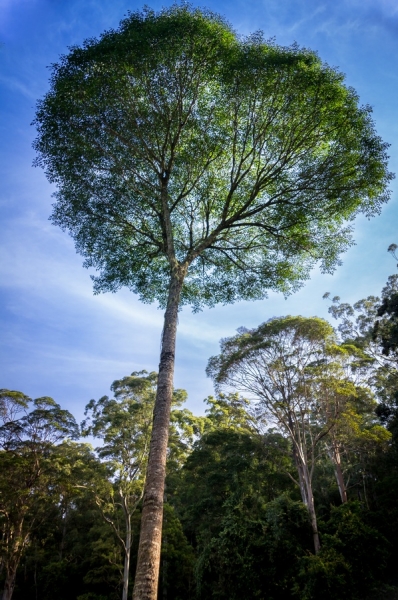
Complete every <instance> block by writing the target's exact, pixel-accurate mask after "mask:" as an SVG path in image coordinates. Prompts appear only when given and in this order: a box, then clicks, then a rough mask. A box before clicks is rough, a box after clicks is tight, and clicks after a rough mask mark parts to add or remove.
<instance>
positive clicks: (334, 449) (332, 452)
mask: <svg viewBox="0 0 398 600" xmlns="http://www.w3.org/2000/svg"><path fill="white" fill-rule="evenodd" d="M328 454H329V457H330V460H331V461H332V463H333V465H334V474H335V477H336V481H337V486H338V488H339V492H340V498H341V501H342V503H343V504H344V502H347V501H348V497H347V488H346V485H345V482H344V475H343V469H342V468H341V457H340V451H339V448H338V446H337V444H336V443H335V442H332V446H331V447H330V448H329V449H328Z"/></svg>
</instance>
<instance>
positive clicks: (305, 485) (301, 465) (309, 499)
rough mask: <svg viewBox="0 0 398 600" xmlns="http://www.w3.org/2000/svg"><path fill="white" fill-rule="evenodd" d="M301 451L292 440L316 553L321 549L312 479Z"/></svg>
mask: <svg viewBox="0 0 398 600" xmlns="http://www.w3.org/2000/svg"><path fill="white" fill-rule="evenodd" d="M302 454H303V453H302V452H300V451H298V449H297V447H296V442H295V440H293V458H294V462H295V464H296V468H297V472H298V477H299V484H300V492H301V499H302V501H303V503H304V504H305V506H306V508H307V510H308V515H309V518H310V523H311V529H312V538H313V540H314V550H315V554H318V552H319V550H320V549H321V543H320V540H319V532H318V523H317V518H316V512H315V502H314V494H313V491H312V481H311V475H310V473H309V469H308V465H307V464H306V462H305V461H304V460H303V455H302Z"/></svg>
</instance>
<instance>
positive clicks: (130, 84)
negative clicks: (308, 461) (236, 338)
mask: <svg viewBox="0 0 398 600" xmlns="http://www.w3.org/2000/svg"><path fill="white" fill-rule="evenodd" d="M36 126H37V128H38V138H37V140H36V143H35V148H36V150H37V151H38V159H37V164H38V165H41V166H43V167H44V168H45V170H46V173H47V176H48V178H49V180H50V181H52V182H53V183H55V184H56V185H57V188H58V191H57V193H56V198H57V201H56V204H55V207H54V212H53V222H54V223H55V224H58V225H60V226H61V227H62V228H64V229H67V230H69V232H70V233H71V235H72V236H73V237H74V239H75V241H76V247H77V250H78V251H79V252H80V253H81V254H82V255H83V256H85V259H86V262H85V264H86V266H93V267H95V268H96V269H97V270H98V271H99V272H100V274H99V276H98V277H96V278H94V279H95V290H96V291H98V292H99V291H107V290H116V289H117V288H118V287H120V286H122V285H127V286H128V287H129V288H130V289H132V290H133V291H134V292H136V293H138V294H139V296H140V298H141V299H142V300H144V301H152V300H154V299H157V300H158V301H159V302H160V304H161V305H162V306H163V307H165V308H166V311H165V320H164V329H163V335H162V348H161V358H160V365H159V380H158V393H157V400H156V405H155V412H154V427H153V435H152V440H151V449H150V456H149V462H148V471H147V481H146V488H145V494H144V505H143V519H142V530H141V536H140V554H139V561H138V567H137V576H136V582H135V592H134V594H135V595H134V597H135V598H136V599H138V598H141V599H149V598H151V599H152V600H155V598H156V587H157V580H158V565H159V552H160V536H161V527H162V512H163V511H162V505H163V492H164V480H165V464H166V454H167V438H168V429H169V415H170V406H171V397H172V389H173V371H174V356H175V340H176V328H177V314H178V309H179V306H180V305H181V304H187V303H188V304H191V305H192V306H193V307H194V308H195V309H198V308H199V307H200V306H202V305H206V304H207V305H210V306H211V305H214V304H216V303H217V302H231V301H234V300H237V299H240V298H243V299H256V298H264V297H265V296H266V293H267V290H269V289H273V290H279V291H283V292H287V291H288V290H292V289H295V288H296V287H297V286H298V285H299V284H300V282H302V281H303V280H304V279H305V278H306V277H308V274H309V272H310V269H311V267H312V266H313V265H314V263H315V262H317V261H320V262H321V264H322V268H323V269H324V270H327V271H330V270H331V269H333V267H334V265H335V264H336V263H337V261H338V255H339V253H340V252H341V251H342V250H344V249H345V248H347V246H348V245H349V244H350V243H351V242H350V239H351V238H350V227H349V226H347V221H348V220H349V219H351V218H353V217H354V215H355V214H357V213H358V212H365V213H366V214H367V215H369V216H370V215H372V214H374V213H377V212H378V211H379V209H380V206H381V204H382V202H384V201H385V200H386V199H387V196H388V194H387V193H386V186H387V183H388V181H389V179H390V178H391V176H390V175H389V174H388V172H387V168H386V160H387V157H386V146H385V144H383V143H382V141H381V140H380V138H378V137H377V136H376V134H375V131H374V126H373V123H372V120H371V117H370V109H369V108H368V107H364V108H360V107H359V106H358V97H357V96H356V94H355V92H354V91H353V90H352V89H351V88H347V87H345V86H344V84H343V77H342V75H341V74H340V73H338V72H337V71H336V70H334V69H331V68H330V67H328V66H327V65H325V64H323V63H322V62H321V61H320V59H319V58H318V56H317V55H316V54H315V53H313V52H310V51H308V50H305V49H300V48H299V47H297V46H292V47H289V48H282V47H278V46H276V45H275V44H272V43H265V42H264V41H263V39H262V37H261V35H259V34H258V35H254V36H251V37H249V38H248V39H241V38H238V36H236V35H235V33H234V32H233V31H232V30H231V28H230V27H229V26H228V25H227V24H226V23H225V22H224V21H223V20H222V18H221V17H219V16H217V15H214V14H211V13H207V12H204V11H201V10H199V9H192V8H190V7H189V6H176V5H174V6H172V7H171V8H168V9H164V10H163V11H161V12H160V13H157V14H156V13H154V12H152V11H150V10H147V11H145V12H143V13H133V14H130V15H129V16H128V17H127V19H125V20H124V21H122V23H121V25H120V27H119V29H118V30H116V31H109V32H106V33H105V34H103V35H102V36H101V38H100V39H99V40H89V41H87V42H86V43H85V44H84V45H83V47H82V48H73V49H72V50H71V51H70V53H69V54H68V55H66V56H63V57H62V58H61V60H60V62H59V63H58V64H56V65H54V67H53V75H52V79H51V89H50V91H49V93H48V94H47V95H46V97H45V98H44V100H43V101H41V102H40V103H39V105H38V110H37V116H36Z"/></svg>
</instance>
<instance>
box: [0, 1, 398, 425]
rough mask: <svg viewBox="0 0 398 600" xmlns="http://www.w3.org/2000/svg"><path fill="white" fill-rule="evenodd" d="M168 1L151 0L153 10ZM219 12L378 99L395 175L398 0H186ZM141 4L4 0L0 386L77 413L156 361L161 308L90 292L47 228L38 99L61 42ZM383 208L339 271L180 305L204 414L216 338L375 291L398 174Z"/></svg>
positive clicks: (188, 379)
mask: <svg viewBox="0 0 398 600" xmlns="http://www.w3.org/2000/svg"><path fill="white" fill-rule="evenodd" d="M169 4H171V3H169V2H151V3H149V6H150V7H151V8H153V9H155V10H158V9H160V8H161V7H162V6H165V5H166V6H167V5H169ZM193 4H194V5H195V6H203V7H207V8H210V9H211V10H213V11H215V12H219V13H220V14H222V15H223V16H224V17H226V18H227V20H228V21H229V22H230V23H231V24H232V26H233V27H234V29H235V30H236V31H237V32H238V33H240V34H243V35H245V34H249V33H252V32H254V31H256V30H259V29H261V30H263V31H264V33H265V36H266V38H275V39H276V41H277V43H279V44H281V45H290V44H292V43H293V42H297V43H298V44H299V45H300V46H305V47H308V48H311V49H312V50H316V51H317V52H318V53H319V55H320V57H321V58H322V60H324V61H326V62H327V63H329V64H330V65H331V66H333V67H338V68H339V69H340V70H341V71H342V72H343V73H345V74H346V83H347V85H350V86H352V87H353V88H355V89H356V91H357V92H358V93H359V96H360V99H361V103H362V104H369V105H371V106H372V107H373V111H374V112H373V117H374V120H375V123H376V129H377V132H378V133H379V135H381V137H382V138H383V139H384V140H385V141H386V142H389V143H390V144H391V147H390V149H389V154H390V164H389V168H390V170H391V171H393V172H395V173H396V172H398V144H397V139H398V118H397V116H398V102H397V97H398V68H397V65H398V4H397V3H396V0H361V1H357V0H336V1H334V2H324V3H322V2H319V1H315V0H306V1H305V2H304V1H302V0H266V1H265V0H263V1H261V0H246V1H245V2H243V1H241V0H232V1H229V2H212V1H208V2H206V3H201V2H194V3H193ZM140 8H142V4H140V3H137V2H128V1H126V0H112V1H110V0H68V1H67V2H66V1H65V0H0V154H1V157H0V181H1V187H0V218H1V236H0V339H1V346H0V387H1V388H10V389H17V390H21V391H23V392H24V393H26V394H28V395H30V396H32V397H38V396H43V395H48V396H52V397H53V398H54V399H55V400H56V401H57V402H59V403H60V404H61V405H62V406H63V407H64V408H68V409H69V410H70V411H71V412H72V413H73V414H74V415H75V416H76V417H77V419H78V420H80V419H81V418H82V417H83V410H84V406H85V404H86V403H87V402H88V401H89V400H90V399H91V398H99V397H100V396H102V395H105V394H108V393H109V387H110V385H111V383H112V381H113V380H114V379H116V378H120V377H123V376H124V375H127V374H129V373H131V372H132V371H135V370H141V369H147V370H149V371H151V370H156V369H157V365H158V361H159V348H160V333H161V328H162V322H163V316H162V313H161V311H159V310H158V309H157V306H156V305H144V304H142V303H140V302H139V301H138V299H137V298H136V297H135V296H134V295H133V294H132V293H130V292H129V291H128V290H122V291H120V292H118V293H117V294H104V295H99V296H93V293H92V285H91V280H90V277H89V272H88V271H87V270H85V269H83V268H82V266H81V264H82V259H81V257H80V256H79V255H77V254H76V253H75V249H74V245H73V241H72V240H71V238H69V237H68V235H67V234H65V233H63V232H62V231H61V230H59V229H58V228H56V227H54V226H53V225H51V223H50V222H49V221H48V216H49V214H50V212H51V203H52V199H51V194H52V192H53V191H54V189H53V188H52V187H51V186H50V184H49V183H48V182H47V180H46V178H45V176H44V174H43V172H42V171H41V170H40V169H35V168H33V167H32V161H33V159H34V152H33V150H32V141H33V139H34V137H35V129H34V127H33V126H31V122H32V120H33V118H34V112H35V105H36V102H37V100H38V99H39V98H41V97H43V95H44V94H45V93H46V91H47V90H48V79H49V70H48V68H47V66H48V65H51V64H52V63H54V62H56V61H57V59H58V57H59V55H60V54H62V53H65V52H67V49H68V47H69V46H72V45H75V44H77V45H80V44H81V43H82V42H83V40H85V39H86V38H91V37H96V36H98V35H99V34H100V33H101V32H103V31H104V30H106V29H110V28H112V27H117V25H118V23H119V21H120V20H121V19H122V18H123V16H125V15H126V13H127V12H128V11H129V10H130V11H134V10H137V9H140ZM391 189H392V195H391V200H390V202H389V204H388V205H386V206H385V208H384V209H383V212H382V214H381V216H379V217H376V218H373V219H372V220H370V221H368V220H366V219H365V218H363V217H361V218H359V219H357V221H356V224H355V235H354V237H355V241H356V245H355V246H353V247H352V248H351V249H350V250H349V251H348V252H347V253H346V254H345V255H343V256H342V261H343V264H342V266H340V267H338V269H337V270H336V272H335V274H334V275H322V274H320V273H319V272H318V271H317V270H314V272H313V274H312V277H311V279H310V280H309V281H308V282H307V283H306V284H305V286H304V287H303V288H302V289H301V290H300V291H299V292H298V293H296V294H294V295H292V296H290V297H289V298H288V299H287V300H285V299H284V298H283V296H280V295H277V294H274V293H271V294H270V296H269V298H268V299H267V300H263V301H258V302H251V303H249V302H241V303H237V304H235V305H232V306H218V307H216V308H214V309H205V310H204V311H203V312H202V313H199V314H192V313H191V311H190V310H189V309H184V310H183V311H182V312H181V314H180V319H179V331H178V341H177V356H176V376H175V385H176V387H183V388H185V389H187V391H188V394H189V401H188V406H189V408H191V410H193V411H195V412H196V413H202V412H203V410H204V408H205V407H204V405H203V403H202V400H203V398H205V397H206V396H207V395H208V394H210V393H212V384H211V381H209V380H208V379H207V378H206V375H205V372H204V369H205V366H206V363H207V360H208V358H209V357H210V356H211V355H213V354H215V353H217V352H218V342H219V340H220V338H221V337H226V336H230V335H233V334H234V333H235V330H236V329H237V328H238V327H239V326H242V325H245V326H246V327H254V326H257V325H258V324H260V323H261V322H263V321H265V320H266V319H268V318H270V317H272V316H280V315H286V314H301V315H304V316H313V315H318V316H323V317H328V313H327V308H328V304H327V302H326V301H324V300H322V295H323V293H324V292H326V291H330V292H331V293H332V294H333V295H335V294H337V295H339V296H341V298H342V299H343V300H344V301H348V302H354V301H356V300H358V299H360V298H362V297H365V296H367V295H370V294H374V295H377V294H379V293H380V290H381V288H382V286H383V285H384V283H385V281H386V279H387V277H388V275H390V274H391V273H394V272H396V265H395V264H394V261H393V260H392V258H391V257H390V256H389V255H388V254H387V252H386V250H387V247H388V245H389V244H390V243H392V242H396V243H398V231H397V221H398V202H397V182H396V180H395V181H393V182H392V185H391Z"/></svg>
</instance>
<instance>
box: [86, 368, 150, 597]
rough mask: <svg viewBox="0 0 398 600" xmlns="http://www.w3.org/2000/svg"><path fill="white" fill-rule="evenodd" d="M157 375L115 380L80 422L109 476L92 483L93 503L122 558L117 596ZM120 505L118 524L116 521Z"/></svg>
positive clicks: (127, 553) (128, 546)
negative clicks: (96, 440) (97, 441)
mask: <svg viewBox="0 0 398 600" xmlns="http://www.w3.org/2000/svg"><path fill="white" fill-rule="evenodd" d="M156 382H157V374H156V373H147V372H146V371H140V372H133V373H132V374H131V375H130V376H128V377H123V379H120V380H117V381H114V382H113V384H112V386H111V390H112V391H113V392H114V395H115V397H114V398H109V397H108V396H103V397H102V398H100V399H99V400H97V401H96V400H91V401H90V402H89V403H88V404H87V406H86V410H85V415H86V417H87V418H86V420H85V421H83V423H82V432H83V435H92V436H94V437H96V438H100V439H101V440H102V442H103V443H102V445H101V446H100V447H99V448H97V453H98V456H99V457H100V458H101V459H103V460H105V463H106V466H107V467H108V469H109V477H108V478H107V477H105V478H103V477H99V478H97V480H94V481H93V484H92V485H91V487H93V490H94V493H95V499H96V503H97V506H98V507H99V509H100V510H101V514H102V516H103V518H104V519H105V521H106V522H107V523H108V524H109V525H110V527H111V528H112V529H113V531H114V533H115V535H116V537H117V539H118V542H119V543H120V544H121V546H122V549H123V556H124V561H123V562H124V568H123V590H122V600H127V597H128V585H129V573H130V556H131V545H132V541H133V530H132V522H131V520H132V516H133V514H134V513H135V511H136V509H137V507H138V505H139V503H140V501H141V499H142V494H143V491H144V480H145V470H146V465H147V460H148V450H149V440H150V435H151V428H152V413H153V406H154V403H155V392H156ZM120 509H121V513H122V515H123V517H122V523H120V522H119V511H120Z"/></svg>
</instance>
